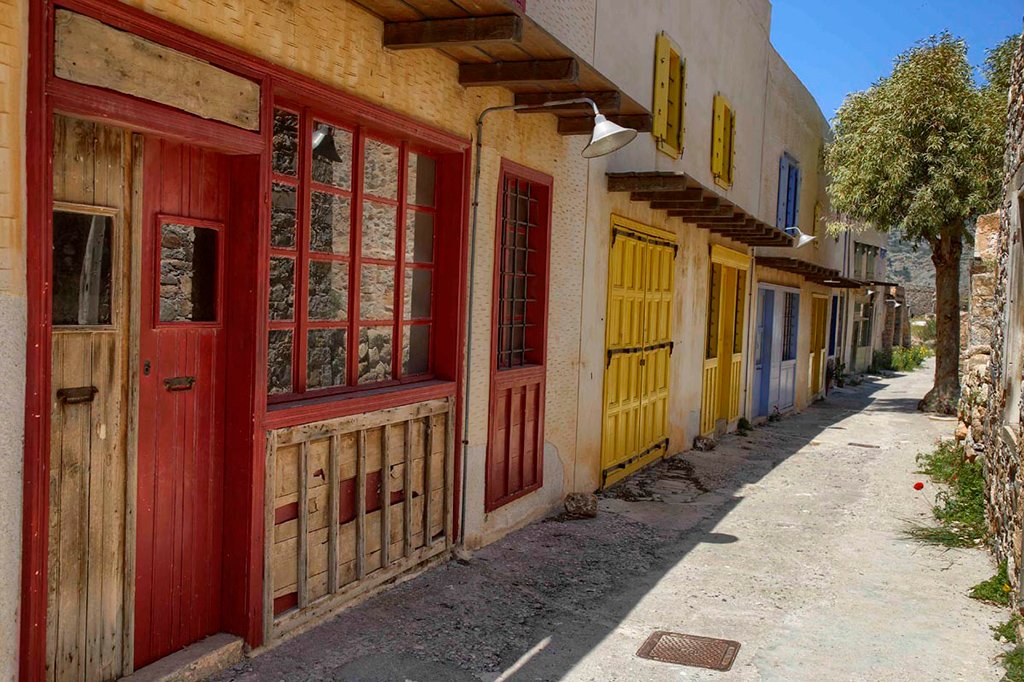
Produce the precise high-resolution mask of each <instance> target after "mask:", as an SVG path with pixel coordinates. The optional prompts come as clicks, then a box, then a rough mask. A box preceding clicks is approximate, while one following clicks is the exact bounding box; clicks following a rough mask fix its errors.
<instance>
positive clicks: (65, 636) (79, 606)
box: [46, 116, 128, 680]
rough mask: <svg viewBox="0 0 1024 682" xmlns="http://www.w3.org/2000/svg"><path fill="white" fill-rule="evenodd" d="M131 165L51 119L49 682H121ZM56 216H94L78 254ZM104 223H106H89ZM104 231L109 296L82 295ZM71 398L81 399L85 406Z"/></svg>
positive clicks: (113, 139) (67, 123)
mask: <svg viewBox="0 0 1024 682" xmlns="http://www.w3.org/2000/svg"><path fill="white" fill-rule="evenodd" d="M125 162H126V136H125V133H124V131H122V130H118V129H115V128H110V127H106V126H102V125H99V124H96V123H91V122H87V121H79V120H75V119H69V118H66V117H63V116H55V117H54V121H53V199H54V202H55V205H54V211H55V214H54V221H53V229H54V234H53V244H54V254H53V257H54V259H55V262H56V263H57V264H58V265H57V266H55V267H54V268H53V270H52V277H53V281H52V285H51V292H52V296H53V298H54V301H53V307H52V309H51V316H52V318H53V321H54V324H55V327H54V329H53V333H52V355H51V363H52V364H51V368H52V373H51V413H50V427H51V439H50V462H49V465H50V494H49V499H50V501H49V550H48V551H49V555H48V561H47V590H48V594H47V619H46V628H47V632H46V643H47V647H46V674H47V678H48V679H50V680H65V679H68V680H71V679H74V680H101V679H114V678H116V677H119V676H120V675H121V674H122V672H123V646H122V645H123V635H124V628H125V619H124V603H125V597H124V593H125V590H124V553H125V516H126V495H125V477H126V464H127V460H126V447H125V437H126V424H127V417H126V396H127V389H126V382H125V376H124V367H125V359H124V353H125V344H126V331H127V323H126V310H127V296H128V292H127V288H126V287H125V268H124V267H123V264H124V263H125V262H126V257H127V253H126V249H125V233H126V230H125V228H124V215H125V214H124V208H125V195H126V189H127V187H126V185H127V180H126V177H127V174H126V168H125ZM58 213H59V214H61V215H62V216H63V218H68V216H71V215H74V216H88V218H87V220H88V221H89V223H88V224H89V227H88V228H87V229H88V238H87V239H86V240H85V242H84V244H85V246H84V250H82V251H78V250H76V246H75V244H78V245H79V246H82V245H83V242H79V241H76V240H75V239H74V236H73V235H72V234H70V233H67V232H64V231H63V230H64V229H65V227H66V226H67V224H66V223H65V222H64V220H63V219H62V220H58V219H57V215H58ZM97 216H105V217H104V218H102V222H93V218H95V217H97ZM108 220H109V222H108ZM108 228H109V229H110V230H111V233H110V234H109V242H108V244H109V250H110V269H109V271H108V273H109V277H108V278H105V277H104V276H103V275H102V274H100V275H99V277H98V279H96V280H95V282H97V283H104V284H102V285H101V286H99V287H98V288H96V287H93V286H91V285H88V284H81V288H80V289H78V286H79V284H80V283H81V282H84V281H85V280H90V279H92V278H91V277H89V276H86V273H87V269H88V268H90V267H95V265H96V264H97V263H98V262H99V261H95V260H91V259H90V256H89V253H90V251H89V250H90V249H93V252H92V253H93V257H95V255H96V254H97V252H96V251H95V248H96V247H97V245H98V244H101V243H102V242H103V240H104V239H105V238H106V236H107V235H106V230H107V229H108ZM101 235H102V236H101ZM90 244H91V245H92V246H89V245H90ZM69 263H77V264H78V265H79V266H80V267H81V275H82V277H79V275H78V274H73V275H72V274H69V269H68V268H67V267H66V266H67V265H68V264H69ZM90 263H91V264H90ZM73 267H74V266H72V269H73ZM92 274H93V275H96V274H97V273H96V272H93V273H92ZM68 284H70V285H71V286H66V285H68ZM108 287H109V288H108ZM101 291H103V292H105V293H108V294H109V299H107V300H109V309H107V312H108V313H109V315H107V314H106V313H105V314H104V315H103V316H102V319H101V318H100V317H94V316H97V314H98V313H97V311H98V303H97V302H98V298H97V296H99V294H100V292H101ZM66 297H70V299H68V298H66ZM61 299H63V300H61ZM106 305H107V304H104V306H106ZM69 311H76V312H74V313H72V314H73V315H77V317H75V318H74V319H70V320H69V319H67V318H66V314H67V313H68V312H69ZM97 322H98V324H97ZM66 389H80V390H81V391H85V392H86V393H87V394H88V398H87V399H86V398H85V397H83V396H84V394H82V393H81V392H79V393H78V394H77V395H76V394H68V393H67V392H66V391H64V390H66Z"/></svg>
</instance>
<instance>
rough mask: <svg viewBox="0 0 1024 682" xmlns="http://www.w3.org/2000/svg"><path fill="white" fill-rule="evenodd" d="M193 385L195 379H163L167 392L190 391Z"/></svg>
mask: <svg viewBox="0 0 1024 682" xmlns="http://www.w3.org/2000/svg"><path fill="white" fill-rule="evenodd" d="M194 383H196V378H195V377H171V378H170V379H164V387H165V388H166V389H167V390H168V391H191V390H192V385H193V384H194Z"/></svg>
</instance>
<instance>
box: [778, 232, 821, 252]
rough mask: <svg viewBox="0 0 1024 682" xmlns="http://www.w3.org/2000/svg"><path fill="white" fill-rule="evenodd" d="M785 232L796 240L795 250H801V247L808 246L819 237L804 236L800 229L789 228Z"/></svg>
mask: <svg viewBox="0 0 1024 682" xmlns="http://www.w3.org/2000/svg"><path fill="white" fill-rule="evenodd" d="M784 232H785V233H786V234H788V235H789V236H790V237H792V238H794V239H796V244H794V245H793V248H794V249H799V248H800V247H801V246H807V245H808V244H810V243H811V242H813V241H814V240H815V239H817V237H815V236H813V235H809V234H804V233H803V232H802V231H801V230H800V228H799V227H787V228H786V229H785V230H784Z"/></svg>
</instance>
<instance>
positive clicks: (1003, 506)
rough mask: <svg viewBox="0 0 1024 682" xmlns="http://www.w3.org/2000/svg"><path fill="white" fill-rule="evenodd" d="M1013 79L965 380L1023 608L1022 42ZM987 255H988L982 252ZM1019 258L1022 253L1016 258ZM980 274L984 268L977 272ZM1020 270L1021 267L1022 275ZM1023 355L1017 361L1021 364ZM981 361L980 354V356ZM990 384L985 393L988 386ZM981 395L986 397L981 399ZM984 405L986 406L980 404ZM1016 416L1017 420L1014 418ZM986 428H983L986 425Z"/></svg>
mask: <svg viewBox="0 0 1024 682" xmlns="http://www.w3.org/2000/svg"><path fill="white" fill-rule="evenodd" d="M1013 73H1014V82H1013V84H1012V85H1011V88H1010V114H1009V126H1008V130H1007V137H1006V156H1005V166H1004V169H1005V175H1004V180H1005V182H1004V194H1003V204H1002V207H1001V210H1000V222H999V230H998V233H997V235H996V237H995V239H994V240H992V242H993V243H991V244H989V245H987V248H988V249H990V253H992V254H993V261H992V265H991V267H992V272H993V273H994V277H993V286H992V291H993V301H994V305H993V308H992V319H993V320H994V321H995V323H994V324H992V325H991V327H990V333H989V336H988V338H989V339H990V348H991V352H990V356H989V357H990V361H989V365H988V371H987V372H985V371H984V370H982V371H980V372H978V373H976V374H974V375H972V374H971V372H970V370H969V371H968V375H967V379H968V381H969V382H970V383H969V384H968V385H965V389H967V391H965V392H969V391H970V390H972V389H971V388H970V387H973V386H975V385H976V386H977V387H978V388H977V390H978V392H979V393H978V396H977V398H976V399H975V400H974V404H975V406H976V409H980V410H981V411H980V417H981V419H980V422H981V423H980V426H982V427H983V428H982V429H978V430H977V431H976V430H975V425H974V423H973V418H972V424H971V433H970V434H969V435H970V436H971V437H972V438H974V439H975V440H982V441H983V443H984V447H983V452H984V455H985V463H986V467H985V469H986V483H987V490H986V496H987V500H986V502H987V505H986V506H987V511H988V520H989V526H990V530H991V533H992V548H993V551H994V552H995V555H996V558H997V559H998V560H1000V561H1006V562H1007V564H1008V567H1007V568H1008V574H1009V577H1010V584H1011V586H1012V588H1013V599H1014V606H1015V608H1018V609H1019V608H1020V607H1021V605H1022V603H1024V600H1022V595H1021V586H1022V577H1024V576H1022V562H1021V530H1022V524H1021V498H1020V492H1019V491H1020V489H1021V485H1022V484H1024V474H1022V472H1021V467H1020V463H1021V447H1020V444H1021V432H1020V426H1019V424H1020V419H1019V417H1020V416H1021V408H1022V406H1021V405H1020V404H1017V405H1009V406H1008V405H1007V391H1008V388H1009V389H1012V388H1014V387H1019V385H1020V381H1021V376H1020V374H1019V371H1018V372H1016V376H1011V377H1005V376H1004V369H1003V368H1004V354H1005V351H1006V348H1007V347H1008V343H1009V342H1012V341H1013V340H1014V339H1013V336H1012V335H1019V334H1020V330H1019V329H1015V330H1011V331H1009V332H1008V331H1007V324H1006V320H1007V319H1008V314H1009V313H1010V310H1009V309H1008V306H1007V300H1008V297H1009V289H1008V284H1009V281H1010V279H1009V275H1010V272H1009V265H1010V258H1009V256H1010V252H1011V249H1015V250H1018V252H1019V249H1021V244H1020V243H1019V241H1017V242H1016V243H1015V242H1014V240H1013V239H1011V235H1012V234H1013V232H1012V230H1013V229H1019V227H1014V222H1017V221H1019V217H1017V220H1016V221H1015V220H1014V216H1015V215H1016V211H1015V210H1011V207H1012V202H1013V200H1014V198H1015V197H1016V196H1017V193H1018V190H1019V188H1020V185H1021V180H1022V177H1021V176H1022V173H1024V48H1022V49H1021V50H1020V51H1019V52H1018V53H1017V55H1016V58H1015V59H1014V66H1013ZM983 261H984V258H983ZM1015 261H1016V262H1017V263H1021V262H1022V259H1020V258H1019V257H1018V258H1016V259H1015ZM979 274H981V273H979ZM1020 274H1021V273H1019V272H1018V276H1019V275H1020ZM1019 360H1020V359H1019V358H1017V362H1016V366H1017V367H1019V366H1020V365H1019ZM978 362H980V360H979V361H978ZM986 388H987V395H985V391H986ZM982 395H985V400H984V401H982ZM982 408H983V409H982ZM1011 414H1012V415H1015V416H1016V417H1017V419H1013V418H1011V419H1009V420H1007V416H1008V415H1011ZM1013 422H1016V423H1013ZM982 430H983V432H980V431H982Z"/></svg>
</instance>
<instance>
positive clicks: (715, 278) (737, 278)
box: [700, 245, 750, 435]
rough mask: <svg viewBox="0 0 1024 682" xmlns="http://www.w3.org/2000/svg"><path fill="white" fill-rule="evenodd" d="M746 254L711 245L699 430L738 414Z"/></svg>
mask: <svg viewBox="0 0 1024 682" xmlns="http://www.w3.org/2000/svg"><path fill="white" fill-rule="evenodd" d="M749 269H750V257H749V256H747V255H746V254H743V253H740V252H739V251H733V250H731V249H726V248H724V247H722V246H718V245H714V246H712V247H711V274H710V277H709V280H708V321H707V327H706V331H705V342H704V376H703V385H702V391H701V410H700V432H701V434H702V435H708V434H710V433H712V432H714V431H715V430H716V429H717V428H718V424H719V422H720V421H723V420H724V422H725V424H726V426H727V425H728V423H729V422H731V421H733V420H735V419H738V418H739V416H740V396H741V394H742V389H743V338H744V332H745V320H744V315H743V313H744V311H745V309H746V297H747V272H748V270H749Z"/></svg>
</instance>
